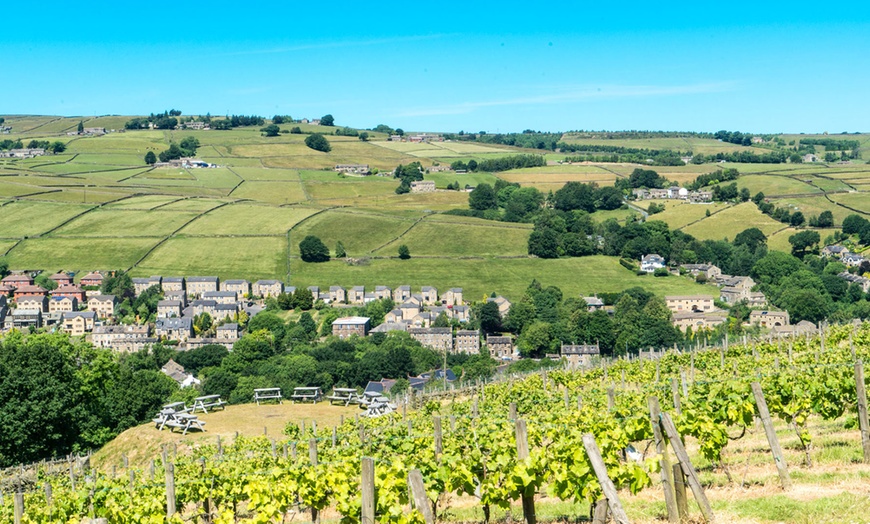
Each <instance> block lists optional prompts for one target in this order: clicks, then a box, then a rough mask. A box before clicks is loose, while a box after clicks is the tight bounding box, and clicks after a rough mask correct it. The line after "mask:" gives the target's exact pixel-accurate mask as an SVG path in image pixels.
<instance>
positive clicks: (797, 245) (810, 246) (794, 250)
mask: <svg viewBox="0 0 870 524" xmlns="http://www.w3.org/2000/svg"><path fill="white" fill-rule="evenodd" d="M820 240H821V239H820V237H819V233H818V232H817V231H801V232H799V233H795V234H794V235H791V236H790V237H788V243H789V244H791V254H792V255H794V256H796V257H798V258H801V259H802V258H803V257H804V255H806V254H807V253H808V252H811V251H815V250H817V249H818V243H819V241H820Z"/></svg>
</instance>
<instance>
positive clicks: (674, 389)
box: [671, 378, 683, 415]
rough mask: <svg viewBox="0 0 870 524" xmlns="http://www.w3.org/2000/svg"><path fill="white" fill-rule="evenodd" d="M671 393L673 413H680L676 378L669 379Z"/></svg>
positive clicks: (681, 410)
mask: <svg viewBox="0 0 870 524" xmlns="http://www.w3.org/2000/svg"><path fill="white" fill-rule="evenodd" d="M671 393H672V394H673V396H674V413H676V414H677V415H681V414H682V413H683V408H682V406H680V388H679V387H678V386H677V379H675V378H672V379H671Z"/></svg>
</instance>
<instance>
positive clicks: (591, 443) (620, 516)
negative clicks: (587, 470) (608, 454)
mask: <svg viewBox="0 0 870 524" xmlns="http://www.w3.org/2000/svg"><path fill="white" fill-rule="evenodd" d="M583 447H584V448H586V455H588V456H589V462H590V463H591V464H592V469H593V470H594V471H595V476H596V477H598V483H599V484H601V491H602V492H604V496H605V497H607V504H608V506H609V507H610V514H611V515H613V520H614V522H616V523H617V524H628V515H626V514H625V509H624V508H623V507H622V503H621V502H620V501H619V494H618V493H617V492H616V486H614V485H613V481H612V480H610V477H609V476H608V475H607V466H605V465H604V459H602V458H601V450H599V449H598V443H597V442H595V436H594V435H593V434H592V433H586V434H585V435H583Z"/></svg>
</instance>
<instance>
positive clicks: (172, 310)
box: [157, 300, 184, 318]
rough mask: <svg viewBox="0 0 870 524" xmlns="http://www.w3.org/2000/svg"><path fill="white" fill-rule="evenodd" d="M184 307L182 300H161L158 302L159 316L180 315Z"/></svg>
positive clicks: (171, 316) (170, 316)
mask: <svg viewBox="0 0 870 524" xmlns="http://www.w3.org/2000/svg"><path fill="white" fill-rule="evenodd" d="M183 308H184V306H183V305H182V303H181V301H180V300H161V301H159V302H157V318H173V317H180V316H181V310H182V309H183Z"/></svg>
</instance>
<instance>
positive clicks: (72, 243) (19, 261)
mask: <svg viewBox="0 0 870 524" xmlns="http://www.w3.org/2000/svg"><path fill="white" fill-rule="evenodd" d="M156 243H157V239H156V238H88V239H87V240H83V239H80V238H35V239H29V240H24V241H22V242H21V243H20V244H18V245H17V246H16V247H15V248H13V249H12V250H11V251H10V252H9V253H8V254H7V255H6V259H7V260H8V261H9V265H10V267H13V268H16V269H19V268H20V269H31V268H32V269H40V268H42V269H45V268H64V269H66V270H69V271H79V270H81V271H90V270H93V269H126V268H128V267H131V266H132V265H133V264H135V263H136V261H138V260H139V259H140V258H142V257H143V256H144V255H145V253H146V252H147V251H148V250H149V249H150V248H151V247H153V246H154V245H155V244H156Z"/></svg>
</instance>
